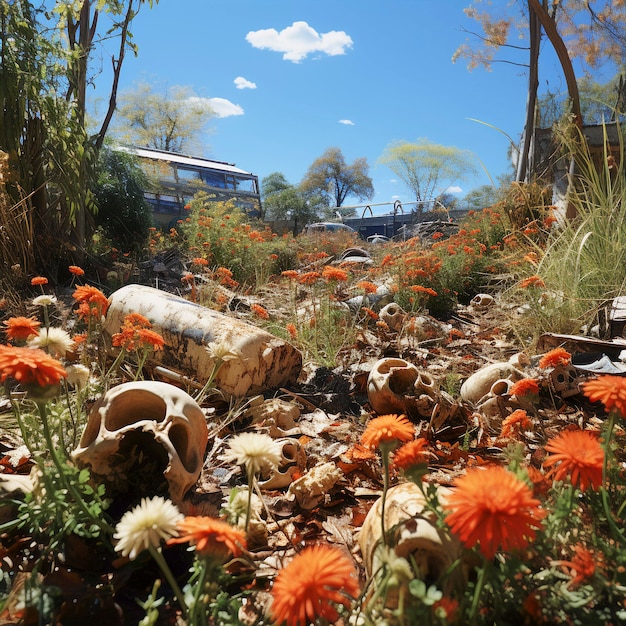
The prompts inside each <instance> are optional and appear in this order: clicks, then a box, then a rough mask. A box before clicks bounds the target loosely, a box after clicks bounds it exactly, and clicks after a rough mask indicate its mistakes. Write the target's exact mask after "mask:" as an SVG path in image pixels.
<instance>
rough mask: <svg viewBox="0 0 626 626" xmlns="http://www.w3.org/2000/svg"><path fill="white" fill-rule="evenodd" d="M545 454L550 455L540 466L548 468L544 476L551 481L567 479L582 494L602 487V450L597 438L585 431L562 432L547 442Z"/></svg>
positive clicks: (594, 434) (595, 435)
mask: <svg viewBox="0 0 626 626" xmlns="http://www.w3.org/2000/svg"><path fill="white" fill-rule="evenodd" d="M545 449H546V451H548V452H552V453H553V454H551V455H550V456H549V457H548V458H547V459H546V460H545V461H544V462H543V466H544V467H551V466H555V465H557V463H558V466H557V467H552V469H551V470H550V471H549V472H548V477H554V480H564V479H566V478H568V477H569V478H570V480H571V481H572V484H573V485H574V486H575V487H579V488H580V490H581V491H586V489H587V487H591V488H592V489H598V488H599V487H600V486H601V485H602V465H603V463H604V450H603V449H602V446H601V445H600V442H599V441H598V436H597V434H596V433H593V432H591V431H589V430H566V431H564V432H562V433H560V434H558V435H557V436H556V437H553V438H552V439H550V440H549V441H548V443H547V444H546V446H545Z"/></svg>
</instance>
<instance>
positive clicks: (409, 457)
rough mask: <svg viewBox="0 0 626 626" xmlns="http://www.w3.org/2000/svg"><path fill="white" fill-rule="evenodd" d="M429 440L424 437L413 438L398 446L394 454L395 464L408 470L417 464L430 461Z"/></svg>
mask: <svg viewBox="0 0 626 626" xmlns="http://www.w3.org/2000/svg"><path fill="white" fill-rule="evenodd" d="M429 457H430V453H429V452H428V441H426V439H424V438H423V437H419V438H418V439H413V440H412V441H409V442H408V443H405V444H404V445H403V446H402V447H400V448H398V449H397V450H396V451H395V452H394V455H393V464H394V465H395V466H396V467H398V468H400V469H403V470H408V469H410V468H411V467H414V466H416V465H423V464H424V463H428V458H429Z"/></svg>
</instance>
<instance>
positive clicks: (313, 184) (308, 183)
mask: <svg viewBox="0 0 626 626" xmlns="http://www.w3.org/2000/svg"><path fill="white" fill-rule="evenodd" d="M368 172H369V165H368V164H367V159H366V158H365V157H361V158H358V159H355V161H354V162H353V163H352V165H348V164H347V163H346V160H345V158H344V156H343V153H342V152H341V150H340V149H339V148H328V149H327V150H326V151H325V152H324V154H322V156H321V157H319V158H318V159H316V160H315V161H314V162H313V163H312V165H311V166H310V167H309V169H308V170H307V172H306V174H305V175H304V178H303V179H302V181H301V182H300V189H301V190H302V192H303V193H304V194H306V195H309V196H311V197H315V196H319V197H322V198H325V199H326V200H327V202H328V204H330V203H333V205H332V206H334V207H341V205H342V204H343V203H344V202H345V199H346V198H347V197H348V196H353V197H356V198H358V199H359V200H367V199H369V198H372V197H373V196H374V184H373V183H372V179H371V178H370V177H369V175H368Z"/></svg>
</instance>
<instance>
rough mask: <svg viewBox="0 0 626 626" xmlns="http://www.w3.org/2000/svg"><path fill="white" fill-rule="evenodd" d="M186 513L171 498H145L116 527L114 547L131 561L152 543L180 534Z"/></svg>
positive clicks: (152, 544)
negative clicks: (178, 525) (181, 522)
mask: <svg viewBox="0 0 626 626" xmlns="http://www.w3.org/2000/svg"><path fill="white" fill-rule="evenodd" d="M183 518H184V515H183V514H182V513H181V512H180V511H179V510H178V509H177V508H176V505H174V504H173V503H172V502H171V501H170V500H166V499H165V498H162V497H161V496H155V497H154V498H142V499H141V503H140V504H138V505H137V506H136V507H135V508H134V509H132V510H130V511H126V513H124V515H123V516H122V519H121V520H120V521H119V523H118V524H117V526H116V527H115V534H114V535H113V538H114V539H117V540H118V541H117V545H116V546H115V549H116V550H117V551H118V552H119V553H121V555H122V556H127V557H129V558H130V559H131V560H132V559H135V558H136V557H137V555H138V554H139V553H140V552H143V550H147V549H148V548H149V547H150V546H152V547H155V548H156V547H158V546H159V545H160V543H161V540H162V539H163V540H165V541H167V540H168V539H169V538H170V537H177V536H178V531H177V529H176V524H177V523H178V522H179V521H181V520H182V519H183Z"/></svg>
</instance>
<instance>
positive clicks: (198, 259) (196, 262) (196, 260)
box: [191, 257, 209, 266]
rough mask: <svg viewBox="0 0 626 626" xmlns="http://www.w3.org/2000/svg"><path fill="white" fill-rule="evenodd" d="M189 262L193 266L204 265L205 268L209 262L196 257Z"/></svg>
mask: <svg viewBox="0 0 626 626" xmlns="http://www.w3.org/2000/svg"><path fill="white" fill-rule="evenodd" d="M191 262H192V263H193V264H194V265H204V266H206V265H208V264H209V262H208V261H207V260H206V259H203V258H202V257H196V258H195V259H191Z"/></svg>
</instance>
